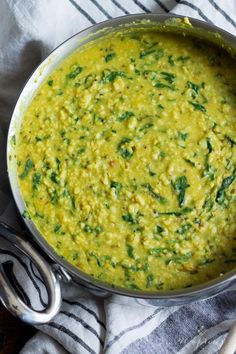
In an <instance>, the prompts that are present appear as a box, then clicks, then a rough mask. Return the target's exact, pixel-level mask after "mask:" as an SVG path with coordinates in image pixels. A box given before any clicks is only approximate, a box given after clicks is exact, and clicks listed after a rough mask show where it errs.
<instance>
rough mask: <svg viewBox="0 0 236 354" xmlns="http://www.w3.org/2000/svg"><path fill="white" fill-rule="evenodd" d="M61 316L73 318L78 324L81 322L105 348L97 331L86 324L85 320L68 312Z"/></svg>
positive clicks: (63, 312) (62, 312)
mask: <svg viewBox="0 0 236 354" xmlns="http://www.w3.org/2000/svg"><path fill="white" fill-rule="evenodd" d="M60 313H61V314H63V315H65V316H67V317H70V318H73V319H74V320H75V321H76V322H79V323H80V324H81V325H82V326H83V327H84V328H86V329H87V330H88V331H90V332H91V333H93V334H94V335H95V337H97V339H98V340H99V342H100V343H101V345H102V346H104V341H103V340H102V338H101V337H100V336H99V334H98V333H97V332H96V331H95V329H94V328H93V327H91V326H90V325H89V324H88V323H86V322H85V321H84V320H82V318H80V317H78V316H76V315H74V314H73V313H70V312H68V311H61V312H60Z"/></svg>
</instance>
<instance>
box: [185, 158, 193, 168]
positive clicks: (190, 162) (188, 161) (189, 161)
mask: <svg viewBox="0 0 236 354" xmlns="http://www.w3.org/2000/svg"><path fill="white" fill-rule="evenodd" d="M183 159H184V161H185V162H187V163H188V164H189V165H191V166H194V167H195V163H194V162H193V161H191V160H189V159H185V158H183Z"/></svg>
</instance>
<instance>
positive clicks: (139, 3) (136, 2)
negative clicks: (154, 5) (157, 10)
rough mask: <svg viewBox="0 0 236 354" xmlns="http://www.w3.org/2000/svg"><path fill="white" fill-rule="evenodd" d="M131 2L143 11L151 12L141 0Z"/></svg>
mask: <svg viewBox="0 0 236 354" xmlns="http://www.w3.org/2000/svg"><path fill="white" fill-rule="evenodd" d="M133 2H134V3H135V4H136V5H137V6H138V7H140V9H142V10H143V11H144V12H149V13H150V12H151V11H150V10H149V9H148V8H147V7H145V6H144V5H143V4H142V3H141V2H139V1H138V0H133Z"/></svg>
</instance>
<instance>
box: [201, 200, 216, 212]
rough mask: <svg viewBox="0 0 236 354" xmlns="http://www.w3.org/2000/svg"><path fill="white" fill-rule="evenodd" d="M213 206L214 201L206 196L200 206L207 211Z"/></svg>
mask: <svg viewBox="0 0 236 354" xmlns="http://www.w3.org/2000/svg"><path fill="white" fill-rule="evenodd" d="M213 206H214V202H213V201H212V200H211V199H210V198H206V200H205V201H204V204H203V206H202V208H203V209H206V210H207V211H211V209H212V208H213Z"/></svg>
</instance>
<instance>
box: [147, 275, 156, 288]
mask: <svg viewBox="0 0 236 354" xmlns="http://www.w3.org/2000/svg"><path fill="white" fill-rule="evenodd" d="M153 281H154V276H153V274H148V276H147V283H146V288H150V287H151V286H152V285H153Z"/></svg>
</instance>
